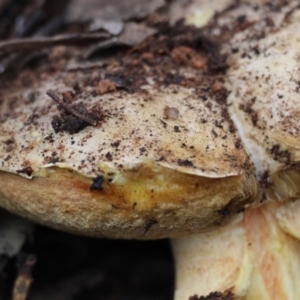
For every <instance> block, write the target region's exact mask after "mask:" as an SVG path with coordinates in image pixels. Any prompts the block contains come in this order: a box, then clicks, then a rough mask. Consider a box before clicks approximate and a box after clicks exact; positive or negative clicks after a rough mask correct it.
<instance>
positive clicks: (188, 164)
mask: <svg viewBox="0 0 300 300" xmlns="http://www.w3.org/2000/svg"><path fill="white" fill-rule="evenodd" d="M178 165H179V166H183V167H193V166H194V164H193V162H192V161H190V160H188V159H178Z"/></svg>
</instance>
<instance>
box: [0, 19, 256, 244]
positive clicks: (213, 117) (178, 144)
mask: <svg viewBox="0 0 300 300" xmlns="http://www.w3.org/2000/svg"><path fill="white" fill-rule="evenodd" d="M187 33H188V34H187ZM199 39H200V40H201V43H202V44H203V45H204V46H203V45H202V46H198V45H199V44H197V43H196V41H198V40H199ZM205 43H206V44H207V45H208V46H205ZM212 47H213V48H212ZM212 50H213V52H212ZM49 51H50V54H49V56H48V57H49V60H50V61H48V62H47V63H48V66H52V69H51V70H50V67H49V68H48V69H47V68H46V67H45V68H46V69H43V68H42V69H40V70H38V71H35V72H30V71H26V70H25V71H23V72H21V73H20V74H19V76H18V77H17V78H16V79H14V80H13V81H11V80H7V81H3V87H2V89H1V94H2V97H1V98H2V101H1V103H0V116H1V124H0V145H1V146H0V162H1V163H0V170H1V173H0V206H2V207H4V208H6V209H8V210H9V211H12V212H14V213H17V214H20V215H22V216H25V217H27V218H30V219H32V220H34V221H36V222H39V223H42V224H46V225H49V226H52V227H55V228H58V229H62V230H66V231H70V232H74V233H80V234H86V235H91V236H106V237H114V238H138V239H151V238H164V237H172V236H181V235H185V234H188V233H194V232H202V231H206V230H208V229H210V228H213V227H215V226H219V225H220V224H222V223H224V222H226V221H227V220H229V219H230V216H233V215H235V213H236V212H238V211H240V210H241V209H242V208H243V207H244V205H245V204H246V203H249V202H252V201H253V199H254V198H255V196H256V194H257V185H256V182H255V180H254V177H253V175H251V172H252V165H251V164H250V163H249V157H248V155H247V154H246V153H245V151H244V150H243V145H242V143H241V139H240V137H239V134H238V132H237V130H236V129H235V126H234V124H233V123H232V121H231V120H230V118H229V116H228V114H227V109H226V101H225V100H226V95H227V90H226V89H225V87H224V84H223V79H222V76H221V75H222V72H223V69H224V66H225V61H224V57H223V56H222V55H221V54H220V53H219V51H218V45H217V44H215V43H214V42H213V41H210V40H209V39H208V37H206V36H203V37H199V31H198V30H196V29H195V28H193V27H186V26H185V25H182V24H180V23H177V25H175V26H174V27H169V28H167V30H166V29H164V30H163V31H161V32H158V33H157V34H156V35H153V36H152V37H150V38H148V39H147V40H146V41H145V42H144V43H142V44H140V45H138V46H136V47H135V48H134V49H133V50H132V51H131V52H129V53H128V52H127V51H121V52H120V53H119V54H116V55H114V56H111V57H109V59H107V60H106V61H104V62H103V64H102V66H101V65H100V66H99V67H97V68H93V69H91V68H89V67H88V66H86V65H78V64H77V65H75V66H74V64H73V65H72V62H74V60H75V61H76V59H78V58H79V57H80V56H81V54H82V53H81V52H80V49H79V48H76V47H73V48H70V47H68V48H64V47H56V48H53V49H52V50H49ZM70 57H71V58H72V61H71V60H70V59H69V58H70ZM57 62H59V63H57ZM53 64H55V68H53ZM48 90H53V91H54V92H55V93H56V94H57V95H58V97H60V98H63V100H62V101H63V102H64V103H65V104H66V105H67V106H68V107H69V108H70V107H71V108H73V110H76V111H79V112H81V114H84V115H86V116H88V117H89V118H91V119H92V120H93V121H96V122H95V123H96V124H95V126H92V125H91V126H88V125H89V124H87V123H85V122H83V121H82V120H81V119H80V118H78V117H73V116H71V115H70V114H69V113H67V112H66V111H65V109H64V108H62V107H61V105H57V103H55V102H54V101H53V100H52V99H51V98H50V97H49V96H48V95H47V91H48Z"/></svg>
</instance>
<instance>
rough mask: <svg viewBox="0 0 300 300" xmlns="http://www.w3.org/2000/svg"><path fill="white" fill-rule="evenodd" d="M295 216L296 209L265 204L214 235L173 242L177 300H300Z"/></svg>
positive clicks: (201, 235) (297, 233)
mask: <svg viewBox="0 0 300 300" xmlns="http://www.w3.org/2000/svg"><path fill="white" fill-rule="evenodd" d="M296 206H297V207H296V211H299V209H300V207H299V204H298V203H297V204H296ZM295 214H296V213H295V205H291V204H281V203H279V202H277V201H274V202H268V203H266V204H264V205H263V206H261V207H259V208H253V209H247V210H246V211H245V212H244V213H243V216H242V217H241V218H240V219H237V220H236V221H235V222H234V223H232V224H230V225H227V226H225V227H222V228H220V229H218V230H216V231H213V232H210V233H205V234H198V235H193V236H190V237H185V238H181V239H174V240H173V242H172V244H173V250H174V254H175V264H176V270H177V275H176V276H177V277H176V283H177V284H176V291H175V299H176V300H183V299H189V297H191V296H194V295H199V296H200V295H201V296H202V295H209V294H211V295H212V293H213V292H216V291H218V292H224V293H225V292H226V291H227V293H228V291H230V293H232V299H240V300H254V299H264V300H269V299H270V300H271V299H272V300H274V299H278V300H285V299H300V286H299V283H298V279H299V276H300V255H299V253H300V242H299V240H298V239H296V238H295V237H293V236H292V235H291V234H289V233H291V232H292V231H293V230H294V231H293V232H296V234H294V235H297V238H299V232H300V231H299V230H298V231H297V229H299V224H297V222H296V223H294V219H295ZM290 217H292V218H290ZM298 223H299V222H298ZM296 225H298V227H297V228H296ZM288 231H289V232H288ZM194 298H195V299H200V298H198V297H196V296H195V297H194ZM194 298H193V299H194ZM201 299H202V298H201ZM208 299H210V298H208ZM222 299H223V298H222ZM224 299H225V298H224ZM226 299H228V298H226Z"/></svg>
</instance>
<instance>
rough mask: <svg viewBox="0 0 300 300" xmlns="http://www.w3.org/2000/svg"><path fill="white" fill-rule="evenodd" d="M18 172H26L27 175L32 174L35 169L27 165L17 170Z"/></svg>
mask: <svg viewBox="0 0 300 300" xmlns="http://www.w3.org/2000/svg"><path fill="white" fill-rule="evenodd" d="M17 173H20V174H26V175H27V176H31V174H32V173H33V169H32V168H31V167H25V168H23V169H21V170H17Z"/></svg>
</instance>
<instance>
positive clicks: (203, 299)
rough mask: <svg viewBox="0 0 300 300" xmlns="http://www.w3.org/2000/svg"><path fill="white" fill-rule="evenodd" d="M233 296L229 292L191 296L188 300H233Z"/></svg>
mask: <svg viewBox="0 0 300 300" xmlns="http://www.w3.org/2000/svg"><path fill="white" fill-rule="evenodd" d="M233 299H234V294H233V293H232V291H231V290H227V291H225V292H223V293H222V292H212V293H210V294H209V295H208V296H197V295H194V296H191V297H189V300H233Z"/></svg>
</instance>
